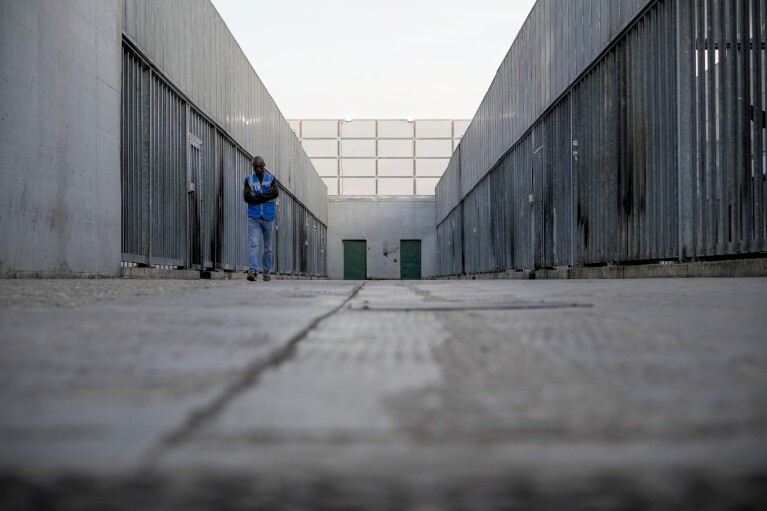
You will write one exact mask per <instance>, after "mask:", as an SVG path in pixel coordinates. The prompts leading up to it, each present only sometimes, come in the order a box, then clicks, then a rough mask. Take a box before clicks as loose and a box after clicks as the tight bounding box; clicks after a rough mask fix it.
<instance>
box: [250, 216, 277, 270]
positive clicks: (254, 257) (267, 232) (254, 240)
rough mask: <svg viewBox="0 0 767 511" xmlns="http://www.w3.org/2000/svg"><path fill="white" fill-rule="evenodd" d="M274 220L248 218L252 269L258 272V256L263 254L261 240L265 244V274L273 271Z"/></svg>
mask: <svg viewBox="0 0 767 511" xmlns="http://www.w3.org/2000/svg"><path fill="white" fill-rule="evenodd" d="M273 227H274V220H264V219H263V218H250V217H248V239H249V240H250V268H249V269H251V270H253V271H258V256H259V254H260V252H261V240H263V242H264V246H263V251H264V267H263V269H264V272H271V271H272V228H273Z"/></svg>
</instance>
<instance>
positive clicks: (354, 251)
mask: <svg viewBox="0 0 767 511" xmlns="http://www.w3.org/2000/svg"><path fill="white" fill-rule="evenodd" d="M343 243H344V280H365V279H366V278H367V241H365V240H344V241H343Z"/></svg>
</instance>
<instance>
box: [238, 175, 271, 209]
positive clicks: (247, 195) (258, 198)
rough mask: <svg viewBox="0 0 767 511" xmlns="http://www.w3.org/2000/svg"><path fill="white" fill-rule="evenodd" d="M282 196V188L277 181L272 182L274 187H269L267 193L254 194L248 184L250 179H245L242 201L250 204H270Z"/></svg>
mask: <svg viewBox="0 0 767 511" xmlns="http://www.w3.org/2000/svg"><path fill="white" fill-rule="evenodd" d="M279 196H280V187H279V185H278V184H277V180H276V179H275V180H274V181H272V186H271V187H269V191H268V192H266V193H257V192H254V191H253V190H252V189H251V188H250V185H249V184H248V178H245V186H244V187H243V189H242V200H244V201H245V202H247V203H248V204H263V203H264V202H269V201H270V200H274V199H276V198H277V197H279Z"/></svg>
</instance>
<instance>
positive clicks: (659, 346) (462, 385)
mask: <svg viewBox="0 0 767 511" xmlns="http://www.w3.org/2000/svg"><path fill="white" fill-rule="evenodd" d="M766 303H767V279H730V280H725V279H696V280H693V279H690V280H631V281H446V282H442V281H424V282H407V283H405V282H367V283H364V285H363V283H361V282H337V281H336V282H322V281H272V282H270V283H263V282H258V283H255V284H252V283H248V282H245V281H242V280H235V281H168V280H165V281H149V280H93V281H86V280H73V281H63V280H50V281H40V280H19V281H11V280H5V281H2V280H0V354H1V355H0V508H1V509H4V510H8V509H94V510H95V509H110V508H111V509H168V508H179V509H359V508H369V509H419V510H439V509H728V508H731V509H757V508H759V506H764V505H765V504H767V454H765V453H767V334H766V332H767V315H765V304H766Z"/></svg>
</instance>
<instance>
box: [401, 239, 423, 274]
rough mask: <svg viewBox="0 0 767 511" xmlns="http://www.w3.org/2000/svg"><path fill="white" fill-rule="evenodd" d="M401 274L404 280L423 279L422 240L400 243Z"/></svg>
mask: <svg viewBox="0 0 767 511" xmlns="http://www.w3.org/2000/svg"><path fill="white" fill-rule="evenodd" d="M399 246H400V256H401V258H400V264H399V273H400V278H401V279H402V280H420V278H421V240H402V241H400V244H399Z"/></svg>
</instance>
